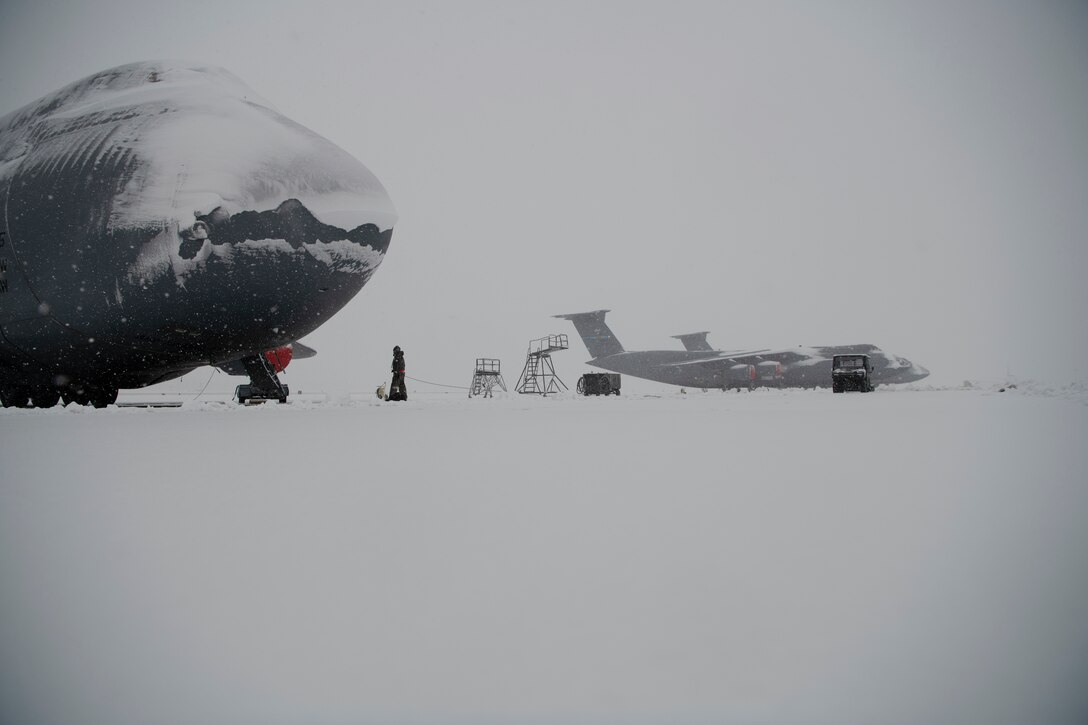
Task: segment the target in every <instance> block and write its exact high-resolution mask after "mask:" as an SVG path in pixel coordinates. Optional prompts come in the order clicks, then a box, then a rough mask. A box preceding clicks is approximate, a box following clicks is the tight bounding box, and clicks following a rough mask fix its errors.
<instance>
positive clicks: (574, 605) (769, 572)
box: [0, 385, 1088, 725]
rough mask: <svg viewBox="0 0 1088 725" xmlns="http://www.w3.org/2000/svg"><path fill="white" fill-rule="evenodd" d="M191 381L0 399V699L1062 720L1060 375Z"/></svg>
mask: <svg viewBox="0 0 1088 725" xmlns="http://www.w3.org/2000/svg"><path fill="white" fill-rule="evenodd" d="M138 397H139V396H137V395H135V394H130V395H126V396H123V398H122V400H126V399H127V400H128V401H130V402H131V401H133V400H135V399H137V398H138ZM212 397H213V399H210V400H209V399H208V398H207V397H202V398H200V399H198V400H197V401H195V402H187V403H185V404H184V405H183V406H182V407H181V408H173V409H142V408H141V409H133V408H110V409H106V410H91V409H73V408H69V409H54V410H48V411H34V410H30V411H24V410H3V411H0V458H2V469H0V470H2V474H0V481H2V483H0V722H3V723H13V724H17V725H35V724H37V723H81V724H84V725H95V724H98V723H101V724H103V725H106V724H110V725H127V724H130V723H131V724H133V725H135V724H139V725H148V724H153V723H179V724H180V723H246V724H249V723H253V724H257V723H260V724H262V725H267V724H271V723H284V724H287V723H451V722H452V723H597V722H602V723H603V722H607V723H662V722H699V723H711V722H714V723H719V722H744V723H828V724H830V723H979V724H980V725H982V724H985V725H995V724H1000V723H1009V724H1010V725H1012V724H1014V723H1015V724H1017V725H1019V724H1021V723H1029V722H1031V723H1071V724H1072V723H1083V722H1085V721H1086V716H1088V694H1085V693H1086V691H1088V689H1086V688H1085V687H1084V684H1085V682H1088V616H1086V614H1088V453H1086V450H1085V441H1088V394H1086V391H1085V390H1084V389H1082V388H1065V389H1050V388H1039V387H1032V386H1027V385H1020V386H1018V387H1017V388H1015V389H1009V390H1006V391H1005V392H998V390H997V389H996V387H994V386H974V387H972V388H964V389H927V388H926V387H925V386H916V387H914V388H913V389H899V390H892V389H880V390H878V391H877V392H875V393H873V394H871V395H859V394H854V395H833V394H831V393H830V392H828V391H757V392H755V393H752V394H737V393H725V394H723V393H721V392H709V393H701V392H698V391H692V392H689V393H687V394H681V393H679V392H678V391H677V389H676V388H666V387H662V388H661V389H660V392H659V393H657V394H652V395H650V394H632V395H625V396H621V397H620V398H614V397H613V398H607V399H605V398H589V399H581V398H576V397H574V396H573V395H571V394H565V395H560V396H555V397H551V398H548V399H542V398H537V397H529V396H518V395H508V396H504V397H501V398H498V399H494V400H481V399H474V400H468V399H466V398H465V397H464V396H463V394H461V393H456V394H454V393H450V394H428V393H425V392H420V391H413V394H412V398H411V400H409V401H408V402H407V403H402V404H393V403H381V402H379V401H377V400H376V399H374V398H373V397H372V396H370V395H363V394H358V395H355V396H341V397H339V398H336V397H333V398H332V399H324V398H322V397H320V396H318V397H313V398H307V397H306V396H302V397H300V398H299V399H297V400H295V401H294V402H292V403H290V404H288V405H285V406H279V405H274V404H268V405H264V406H254V407H249V408H238V407H236V406H233V405H231V404H229V403H226V402H221V401H217V400H215V399H214V397H221V396H212ZM178 399H179V400H180V399H181V398H180V397H179V398H178Z"/></svg>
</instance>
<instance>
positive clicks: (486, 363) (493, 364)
mask: <svg viewBox="0 0 1088 725" xmlns="http://www.w3.org/2000/svg"><path fill="white" fill-rule="evenodd" d="M496 385H497V386H499V387H500V388H502V392H504V393H505V392H506V383H505V382H504V381H503V379H502V372H501V370H500V363H499V361H498V360H495V359H492V358H486V357H478V358H476V371H475V372H474V373H473V374H472V385H471V386H470V387H469V389H468V397H470V398H471V397H472V396H474V395H482V396H484V397H485V398H490V397H491V391H492V390H493V389H494V388H495V386H496Z"/></svg>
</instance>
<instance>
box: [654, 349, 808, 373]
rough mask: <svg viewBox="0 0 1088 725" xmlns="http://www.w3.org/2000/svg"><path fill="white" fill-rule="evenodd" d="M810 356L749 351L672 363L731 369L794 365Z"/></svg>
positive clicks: (791, 351)
mask: <svg viewBox="0 0 1088 725" xmlns="http://www.w3.org/2000/svg"><path fill="white" fill-rule="evenodd" d="M811 359H812V355H810V354H806V353H803V352H794V351H793V350H751V351H748V352H728V353H722V354H720V355H718V356H716V357H711V358H702V359H699V360H688V361H686V362H679V363H674V364H675V365H676V367H687V366H697V367H704V368H710V369H713V368H717V367H726V368H729V367H732V366H734V365H758V364H759V363H761V362H767V361H771V362H777V363H782V364H783V365H795V364H798V363H804V362H805V361H806V360H811Z"/></svg>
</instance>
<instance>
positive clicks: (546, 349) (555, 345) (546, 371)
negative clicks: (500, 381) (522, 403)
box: [514, 335, 568, 395]
mask: <svg viewBox="0 0 1088 725" xmlns="http://www.w3.org/2000/svg"><path fill="white" fill-rule="evenodd" d="M566 349H567V336H566V335H548V336H547V337H542V338H540V339H539V340H530V341H529V352H528V353H527V354H526V356H525V369H524V370H522V371H521V377H520V378H518V384H517V385H516V386H515V387H514V389H515V390H516V391H517V392H519V393H522V394H529V393H536V394H537V395H547V394H548V393H558V392H559V386H560V385H562V386H563V390H568V388H567V385H566V383H564V382H563V381H562V380H560V379H559V376H558V375H556V374H555V366H554V365H552V353H553V352H559V351H560V350H566ZM557 383H558V385H557Z"/></svg>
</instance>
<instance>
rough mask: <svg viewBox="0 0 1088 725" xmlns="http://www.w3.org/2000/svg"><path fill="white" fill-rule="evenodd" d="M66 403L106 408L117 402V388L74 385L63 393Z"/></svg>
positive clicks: (62, 396) (62, 397)
mask: <svg viewBox="0 0 1088 725" xmlns="http://www.w3.org/2000/svg"><path fill="white" fill-rule="evenodd" d="M61 399H62V400H64V404H65V405H68V404H70V403H75V404H76V405H93V406H94V407H95V408H105V407H106V406H108V405H113V404H114V403H116V402H117V388H100V387H98V386H92V385H74V386H71V387H69V388H68V389H67V391H66V392H64V393H61Z"/></svg>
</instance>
